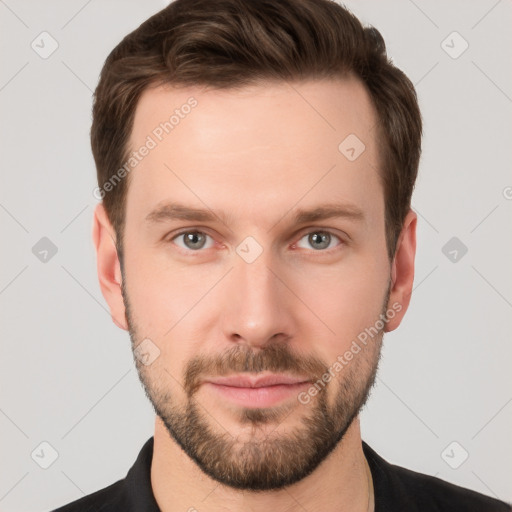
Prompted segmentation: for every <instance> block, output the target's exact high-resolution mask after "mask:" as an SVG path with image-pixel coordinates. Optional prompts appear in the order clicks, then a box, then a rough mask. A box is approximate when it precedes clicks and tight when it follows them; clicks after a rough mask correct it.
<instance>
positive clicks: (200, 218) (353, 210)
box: [146, 202, 364, 225]
mask: <svg viewBox="0 0 512 512" xmlns="http://www.w3.org/2000/svg"><path fill="white" fill-rule="evenodd" d="M230 218H232V217H231V216H228V215H226V214H225V213H223V212H214V211H213V210H210V209H201V208H191V207H188V206H185V205H183V204H179V203H176V202H169V203H165V204H162V205H160V206H158V207H156V208H155V209H154V210H153V211H151V212H150V213H148V215H146V222H147V223H149V224H155V223H161V222H166V221H172V220H187V221H194V222H215V221H218V220H220V221H221V222H222V223H223V224H226V225H228V224H229V219H230ZM283 218H284V216H283ZM332 218H346V219H350V220H356V221H362V220H363V219H364V213H363V211H362V210H361V209H360V208H358V207H357V206H355V205H352V204H340V203H334V204H324V205H320V206H317V207H314V208H311V209H298V210H296V212H295V214H294V216H293V223H295V224H305V223H308V222H315V221H320V220H326V219H332ZM278 222H280V221H278ZM276 224H277V223H276Z"/></svg>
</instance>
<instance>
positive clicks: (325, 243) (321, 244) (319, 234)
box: [298, 231, 339, 251]
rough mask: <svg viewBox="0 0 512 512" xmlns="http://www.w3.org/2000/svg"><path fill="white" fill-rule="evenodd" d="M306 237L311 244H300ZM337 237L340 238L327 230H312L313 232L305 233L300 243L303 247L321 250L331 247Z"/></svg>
mask: <svg viewBox="0 0 512 512" xmlns="http://www.w3.org/2000/svg"><path fill="white" fill-rule="evenodd" d="M305 238H307V244H308V245H309V247H303V246H300V243H301V241H302V240H304V239H305ZM336 238H338V237H337V236H336V235H333V234H331V233H329V232H327V231H312V232H311V233H308V234H306V235H304V236H303V237H302V238H301V241H299V244H298V245H299V247H301V248H303V249H308V248H310V247H313V249H315V250H316V251H319V250H322V249H327V248H329V246H330V245H331V242H332V241H333V240H334V239H336ZM338 240H339V239H338Z"/></svg>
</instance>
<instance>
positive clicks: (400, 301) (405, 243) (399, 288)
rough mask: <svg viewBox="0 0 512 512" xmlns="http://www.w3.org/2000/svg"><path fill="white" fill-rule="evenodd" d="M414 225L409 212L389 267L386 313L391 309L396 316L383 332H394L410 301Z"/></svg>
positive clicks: (414, 247) (414, 222) (412, 213)
mask: <svg viewBox="0 0 512 512" xmlns="http://www.w3.org/2000/svg"><path fill="white" fill-rule="evenodd" d="M416 223H417V215H416V213H414V212H413V211H412V210H409V213H408V214H407V216H406V217H405V220H404V224H403V227H402V231H401V232H400V236H399V237H398V242H397V246H396V252H395V256H394V258H393V264H392V266H391V290H390V295H389V301H388V311H389V310H390V309H391V310H393V311H395V312H396V314H395V316H394V317H393V318H389V319H388V321H387V324H386V327H385V332H390V331H394V330H395V329H396V328H397V327H398V326H399V325H400V323H401V322H402V319H403V317H404V315H405V312H406V311H407V308H408V307H409V302H410V300H411V293H412V285H413V281H414V257H415V255H416Z"/></svg>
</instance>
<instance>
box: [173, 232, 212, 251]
mask: <svg viewBox="0 0 512 512" xmlns="http://www.w3.org/2000/svg"><path fill="white" fill-rule="evenodd" d="M207 238H210V240H211V243H210V246H208V247H205V245H206V243H207ZM171 241H173V242H174V243H175V244H176V245H177V246H178V247H181V248H182V249H184V250H192V251H198V250H199V249H205V248H206V249H209V248H211V247H213V245H214V243H215V242H214V240H213V239H212V238H211V237H210V236H209V235H207V234H206V233H203V232H202V231H182V232H181V233H178V234H177V235H176V236H174V237H173V238H171ZM177 241H182V243H183V245H181V244H180V243H178V242H177Z"/></svg>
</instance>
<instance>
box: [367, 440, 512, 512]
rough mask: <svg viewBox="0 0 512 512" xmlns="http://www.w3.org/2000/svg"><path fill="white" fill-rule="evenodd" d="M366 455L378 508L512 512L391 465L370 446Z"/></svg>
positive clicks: (502, 504)
mask: <svg viewBox="0 0 512 512" xmlns="http://www.w3.org/2000/svg"><path fill="white" fill-rule="evenodd" d="M363 447H364V453H365V456H366V458H367V460H368V463H369V465H370V468H371V470H372V477H373V480H374V488H375V499H376V508H377V510H378V511H382V512H386V511H388V510H390V511H391V510H396V509H397V508H401V509H403V510H408V511H410V512H413V511H414V512H423V511H428V512H448V511H453V510H457V512H511V511H512V508H511V507H510V505H507V504H506V503H505V502H503V501H500V500H497V499H494V498H491V497H489V496H485V495H484V494H480V493H478V492H476V491H473V490H470V489H466V488H464V487H460V486H458V485H454V484H451V483H449V482H446V481H445V480H441V479H440V478H436V477H433V476H429V475H425V474H422V473H417V472H415V471H412V470H409V469H406V468H403V467H400V466H396V465H394V464H390V463H389V462H387V461H385V460H384V459H383V458H382V457H380V456H379V455H377V454H376V453H375V452H374V451H373V450H372V449H371V448H370V447H369V446H368V445H366V443H364V444H363Z"/></svg>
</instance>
